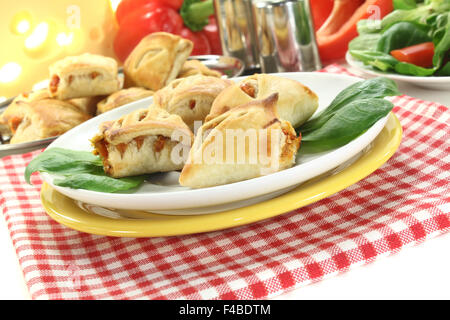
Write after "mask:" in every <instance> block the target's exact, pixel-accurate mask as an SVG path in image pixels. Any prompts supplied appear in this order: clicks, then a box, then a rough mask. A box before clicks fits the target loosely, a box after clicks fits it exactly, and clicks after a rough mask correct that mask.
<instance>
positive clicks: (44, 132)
mask: <svg viewBox="0 0 450 320" xmlns="http://www.w3.org/2000/svg"><path fill="white" fill-rule="evenodd" d="M22 107H23V108H24V117H23V119H22V121H21V122H20V123H19V125H18V126H17V128H16V131H15V133H14V136H13V137H12V138H11V143H12V144H14V143H22V142H29V141H34V140H39V139H45V138H50V137H55V136H59V135H61V134H63V133H65V132H66V131H68V130H70V129H72V128H73V127H75V126H77V125H79V124H81V123H83V122H84V121H86V120H88V119H90V118H91V117H90V115H88V114H86V113H84V112H82V111H80V110H79V109H78V108H77V107H75V106H74V105H72V104H71V103H69V102H65V101H59V100H56V99H43V100H38V101H33V102H24V103H23V105H22Z"/></svg>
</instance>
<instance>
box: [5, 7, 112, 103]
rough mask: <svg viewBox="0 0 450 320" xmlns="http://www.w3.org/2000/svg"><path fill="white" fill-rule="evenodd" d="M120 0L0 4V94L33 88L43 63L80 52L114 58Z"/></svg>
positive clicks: (45, 68)
mask: <svg viewBox="0 0 450 320" xmlns="http://www.w3.org/2000/svg"><path fill="white" fill-rule="evenodd" d="M119 3H120V0H95V1H92V0H77V1H73V0H58V1H54V0H41V1H36V0H21V1H17V3H14V4H11V3H9V2H3V1H2V2H1V3H0V35H1V39H2V41H3V43H2V45H3V48H7V50H1V51H0V97H7V98H9V97H13V96H16V95H18V94H20V93H22V92H26V91H30V90H32V88H33V86H34V85H35V84H36V83H39V82H42V81H43V80H45V79H47V78H48V67H49V65H50V64H52V63H53V62H55V61H57V60H59V59H62V58H64V57H66V56H70V55H78V54H82V53H85V52H90V53H96V54H102V55H105V56H110V57H114V58H115V55H114V50H113V41H114V37H115V34H116V31H117V25H116V21H115V17H114V10H115V9H116V8H117V6H118V4H119Z"/></svg>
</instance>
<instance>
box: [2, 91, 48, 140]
mask: <svg viewBox="0 0 450 320" xmlns="http://www.w3.org/2000/svg"><path fill="white" fill-rule="evenodd" d="M48 98H50V96H49V94H48V92H47V90H46V89H43V90H37V91H34V92H24V93H21V94H19V95H18V96H17V97H16V98H14V100H13V101H12V102H11V103H10V104H9V106H8V107H7V108H6V109H5V111H4V112H3V113H2V115H1V116H0V123H2V124H3V125H4V126H5V128H7V130H8V131H9V133H14V132H16V130H17V127H18V126H19V124H20V123H21V122H22V119H23V117H24V116H25V110H26V106H27V104H28V103H29V102H33V101H38V100H42V99H48ZM5 130H6V129H5Z"/></svg>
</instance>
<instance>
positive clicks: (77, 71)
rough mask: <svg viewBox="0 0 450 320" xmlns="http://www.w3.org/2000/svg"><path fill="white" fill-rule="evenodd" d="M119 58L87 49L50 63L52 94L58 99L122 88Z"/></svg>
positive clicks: (105, 92) (50, 90)
mask: <svg viewBox="0 0 450 320" xmlns="http://www.w3.org/2000/svg"><path fill="white" fill-rule="evenodd" d="M120 85H121V84H120V80H119V78H118V66H117V62H116V60H114V59H112V58H108V57H104V56H100V55H95V54H90V53H85V54H82V55H79V56H71V57H67V58H65V59H62V60H59V61H57V62H55V63H54V64H53V65H51V66H50V83H49V93H50V96H51V97H53V98H56V99H59V100H68V99H74V98H85V97H92V96H102V95H109V94H111V93H113V92H116V91H117V90H119V89H120Z"/></svg>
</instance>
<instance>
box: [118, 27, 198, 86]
mask: <svg viewBox="0 0 450 320" xmlns="http://www.w3.org/2000/svg"><path fill="white" fill-rule="evenodd" d="M192 49H193V43H192V41H190V40H187V39H184V38H181V37H179V36H176V35H173V34H170V33H166V32H155V33H152V34H150V35H148V36H146V37H144V38H143V39H142V40H141V42H139V44H138V45H137V46H136V47H135V48H134V49H133V51H132V52H131V54H130V55H129V56H128V58H127V59H126V61H125V64H124V73H125V87H127V88H128V87H144V88H147V89H150V90H153V91H156V90H159V89H161V88H163V87H165V86H166V85H167V84H169V82H171V81H172V80H174V79H175V78H176V77H177V75H178V73H179V72H180V70H181V68H182V66H183V64H184V63H185V62H186V59H187V58H188V57H189V55H190V54H191V52H192Z"/></svg>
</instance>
